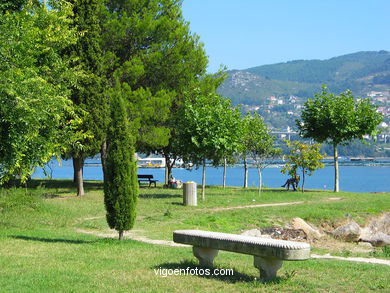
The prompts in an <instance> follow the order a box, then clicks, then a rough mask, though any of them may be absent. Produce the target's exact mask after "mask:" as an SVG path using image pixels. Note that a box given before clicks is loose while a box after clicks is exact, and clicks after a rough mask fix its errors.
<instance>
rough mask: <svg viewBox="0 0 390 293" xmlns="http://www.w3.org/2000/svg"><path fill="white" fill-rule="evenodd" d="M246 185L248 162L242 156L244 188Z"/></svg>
mask: <svg viewBox="0 0 390 293" xmlns="http://www.w3.org/2000/svg"><path fill="white" fill-rule="evenodd" d="M247 187H248V163H247V161H246V158H244V188H247Z"/></svg>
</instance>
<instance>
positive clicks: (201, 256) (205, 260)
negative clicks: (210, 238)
mask: <svg viewBox="0 0 390 293" xmlns="http://www.w3.org/2000/svg"><path fill="white" fill-rule="evenodd" d="M192 251H193V253H194V256H195V257H196V258H197V259H198V260H199V264H200V265H201V266H207V267H212V266H213V263H214V258H215V257H216V256H217V255H218V251H219V250H218V249H212V248H204V247H198V246H193V247H192Z"/></svg>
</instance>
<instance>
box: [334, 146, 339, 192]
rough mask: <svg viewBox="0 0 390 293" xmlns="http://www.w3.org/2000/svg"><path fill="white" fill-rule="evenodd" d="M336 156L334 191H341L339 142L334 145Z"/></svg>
mask: <svg viewBox="0 0 390 293" xmlns="http://www.w3.org/2000/svg"><path fill="white" fill-rule="evenodd" d="M333 156H334V192H339V154H338V151H337V144H334V145H333Z"/></svg>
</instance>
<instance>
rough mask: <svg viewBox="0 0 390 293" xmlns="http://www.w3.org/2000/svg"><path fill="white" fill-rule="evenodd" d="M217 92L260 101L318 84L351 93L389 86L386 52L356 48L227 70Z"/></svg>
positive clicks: (305, 92) (309, 90) (302, 93)
mask: <svg viewBox="0 0 390 293" xmlns="http://www.w3.org/2000/svg"><path fill="white" fill-rule="evenodd" d="M228 73H229V77H228V78H227V80H226V81H225V82H224V84H223V85H222V86H221V87H220V89H219V92H220V93H221V94H222V95H224V96H227V97H229V98H231V99H232V101H233V103H242V104H248V105H261V104H263V103H264V99H265V97H269V96H271V95H275V96H290V95H294V96H298V97H302V98H307V97H311V96H313V95H314V93H316V92H319V91H320V89H321V85H322V84H326V85H327V86H328V88H329V89H330V90H331V91H332V92H335V93H340V92H342V91H345V90H347V89H350V90H352V91H353V93H354V94H355V95H360V96H363V95H366V93H367V92H369V91H370V90H381V89H389V88H390V52H388V51H378V52H376V51H369V52H358V53H353V54H348V55H343V56H339V57H334V58H331V59H328V60H295V61H289V62H285V63H277V64H272V65H263V66H258V67H252V68H248V69H245V70H233V71H229V72H228Z"/></svg>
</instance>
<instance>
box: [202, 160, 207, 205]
mask: <svg viewBox="0 0 390 293" xmlns="http://www.w3.org/2000/svg"><path fill="white" fill-rule="evenodd" d="M205 188H206V159H203V170H202V200H205V196H204V191H205Z"/></svg>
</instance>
